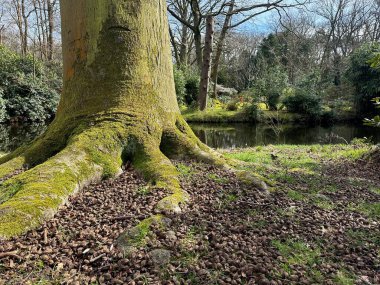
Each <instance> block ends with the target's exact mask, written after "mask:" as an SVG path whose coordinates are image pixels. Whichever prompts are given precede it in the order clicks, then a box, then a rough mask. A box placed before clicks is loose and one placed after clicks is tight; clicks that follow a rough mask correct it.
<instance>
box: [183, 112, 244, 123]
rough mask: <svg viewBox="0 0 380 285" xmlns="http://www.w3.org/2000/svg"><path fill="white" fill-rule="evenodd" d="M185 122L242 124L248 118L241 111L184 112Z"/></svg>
mask: <svg viewBox="0 0 380 285" xmlns="http://www.w3.org/2000/svg"><path fill="white" fill-rule="evenodd" d="M182 115H183V117H184V118H185V120H186V121H187V122H199V123H244V122H250V121H251V120H250V118H249V117H248V116H247V115H246V114H245V113H244V111H243V110H237V111H227V110H223V109H208V110H206V111H198V110H191V109H189V110H186V111H184V112H182Z"/></svg>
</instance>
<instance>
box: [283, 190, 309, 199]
mask: <svg viewBox="0 0 380 285" xmlns="http://www.w3.org/2000/svg"><path fill="white" fill-rule="evenodd" d="M286 195H287V196H288V197H289V198H290V199H292V200H296V201H304V200H305V199H306V197H305V195H303V194H302V193H300V192H297V191H294V190H289V191H288V192H287V193H286Z"/></svg>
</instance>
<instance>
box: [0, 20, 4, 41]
mask: <svg viewBox="0 0 380 285" xmlns="http://www.w3.org/2000/svg"><path fill="white" fill-rule="evenodd" d="M4 30H5V26H4V25H2V26H1V27H0V45H2V44H3V31H4Z"/></svg>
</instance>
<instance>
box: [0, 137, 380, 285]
mask: <svg viewBox="0 0 380 285" xmlns="http://www.w3.org/2000/svg"><path fill="white" fill-rule="evenodd" d="M369 149H370V146H368V145H365V144H360V145H349V146H346V145H335V146H319V145H314V146H268V147H256V148H251V149H240V150H235V151H232V152H231V151H224V152H225V155H227V156H229V157H232V158H235V159H239V160H241V161H244V162H245V164H244V165H243V166H242V167H243V168H245V169H247V170H252V171H255V172H256V173H259V174H261V175H263V176H264V177H265V178H267V179H268V180H270V181H272V184H273V185H272V189H271V193H270V195H269V196H268V195H265V194H263V193H261V192H259V191H257V190H256V189H254V188H252V187H250V186H249V185H246V184H243V183H241V181H239V180H238V179H236V177H235V176H234V175H233V173H231V172H228V171H225V170H220V169H216V168H214V167H212V166H210V165H206V164H202V163H196V162H193V161H176V162H175V163H176V167H177V169H178V171H179V172H180V173H181V184H182V187H183V188H184V190H186V191H187V192H188V193H191V200H190V202H189V204H188V205H187V207H186V208H185V209H184V212H183V213H182V214H180V215H175V216H170V223H168V225H167V226H168V227H167V228H165V227H160V226H155V227H153V228H151V229H150V231H149V234H148V240H147V241H146V242H144V243H141V246H140V247H138V249H137V251H136V252H133V253H132V255H131V256H123V254H121V253H120V252H118V250H117V248H115V247H114V246H113V244H114V240H115V238H116V237H117V236H118V234H119V233H120V232H122V231H123V230H125V229H126V228H130V227H133V226H134V225H135V224H136V223H137V222H138V220H142V219H144V218H145V217H146V216H148V215H150V213H149V211H152V210H153V207H152V205H153V204H154V203H155V202H157V200H158V199H159V198H160V196H162V195H163V193H162V191H160V190H158V191H157V190H152V189H149V188H148V187H146V184H145V183H144V182H143V181H142V180H141V177H139V175H137V174H136V173H135V172H134V171H133V170H131V169H129V170H127V171H126V172H125V173H124V174H123V175H121V176H120V177H119V178H118V179H116V180H114V181H104V182H103V183H101V184H98V185H90V186H89V187H87V188H86V189H84V190H83V191H82V192H81V193H78V195H76V196H75V197H72V198H71V199H70V203H69V204H68V205H67V206H66V207H64V208H62V209H61V211H60V212H59V213H58V214H57V215H56V216H55V217H54V219H52V220H50V221H47V222H46V224H45V225H44V226H43V227H41V228H39V229H37V230H33V231H30V232H29V233H28V234H26V235H24V236H22V237H20V238H15V239H13V240H11V241H9V242H2V243H0V251H2V252H13V251H17V253H16V254H15V256H11V255H10V256H7V257H5V258H3V259H2V260H1V264H2V266H1V267H0V284H1V281H3V282H5V284H9V285H13V284H14V285H16V284H62V283H65V282H66V283H70V284H76V283H77V284H82V283H84V284H90V283H91V284H168V283H173V284H199V285H202V284H226V285H227V284H228V285H230V284H251V283H252V284H253V283H254V284H275V285H288V284H331V285H332V284H379V283H380V276H379V274H378V272H379V269H380V267H379V266H380V265H379V263H378V260H379V258H380V256H379V254H380V251H379V250H380V239H379V237H380V227H379V225H380V209H379V202H380V177H379V175H378V173H379V171H380V165H379V164H370V163H368V162H366V161H363V160H362V159H361V157H362V155H363V154H364V153H366V152H368V151H369ZM120 197H122V198H120ZM78 229H80V230H78ZM157 249H161V253H165V254H161V255H160V256H158V255H157Z"/></svg>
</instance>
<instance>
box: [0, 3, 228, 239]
mask: <svg viewBox="0 0 380 285" xmlns="http://www.w3.org/2000/svg"><path fill="white" fill-rule="evenodd" d="M60 3H61V4H60V5H61V13H62V46H63V63H64V84H63V93H62V97H61V101H60V104H59V107H58V111H57V114H56V117H55V120H54V121H53V122H52V124H51V125H50V126H49V128H48V130H47V131H46V133H45V134H44V135H42V136H41V137H40V138H38V139H36V140H35V141H34V142H32V144H31V145H29V146H26V147H22V148H19V149H18V150H16V151H15V152H14V153H12V154H10V155H8V156H6V157H2V158H1V159H0V164H1V165H0V178H8V179H7V180H6V181H5V182H3V183H2V184H1V185H0V238H1V237H2V238H8V237H11V236H14V235H18V234H21V233H24V232H26V231H27V230H29V229H31V228H34V227H37V226H38V225H40V224H41V223H42V222H43V220H45V219H47V218H49V217H51V216H52V214H54V213H55V212H56V211H57V210H58V207H59V206H60V205H61V204H62V203H64V201H66V200H67V198H68V196H69V195H71V194H73V193H75V192H76V191H78V190H80V189H81V188H82V187H83V186H84V185H86V184H88V183H89V182H92V181H98V180H100V179H101V178H111V177H115V176H116V175H118V174H119V173H120V172H121V166H122V165H123V163H124V162H125V160H131V161H132V163H133V164H134V166H135V167H136V169H138V170H139V171H141V172H142V173H143V174H144V175H145V177H146V178H147V179H148V180H150V181H151V183H152V185H155V186H158V187H164V188H166V189H167V190H169V191H171V193H172V194H171V195H170V196H168V197H166V198H164V199H163V200H161V201H160V202H159V203H158V205H157V208H158V209H159V210H162V211H177V210H179V204H180V203H182V202H185V201H186V199H187V195H186V193H184V192H183V191H182V190H181V188H180V184H179V180H178V177H177V174H178V173H177V171H176V168H175V167H174V166H173V165H172V164H171V162H170V160H169V159H168V158H167V156H176V157H178V156H179V157H181V156H189V155H192V156H195V157H196V158H198V159H202V160H207V161H210V162H213V163H215V164H218V165H224V164H225V160H224V159H222V158H221V157H220V156H219V155H218V154H216V153H215V152H213V151H212V150H211V149H210V148H208V147H207V146H205V145H204V144H202V143H201V142H200V141H199V140H198V139H197V138H196V137H195V135H194V134H193V132H192V131H191V129H190V128H189V127H188V126H187V124H186V123H185V122H184V120H183V119H182V117H181V115H180V112H179V108H178V104H177V101H176V96H175V89H174V80H173V69H172V62H171V53H170V45H169V35H168V23H167V16H166V5H165V1H164V0H154V1H153V0H151V1H147V0H97V1H94V0H65V1H60ZM22 168H24V170H25V171H24V172H22V173H21V174H18V175H16V176H13V177H11V176H12V175H13V174H14V172H15V171H16V170H18V169H22ZM25 168H27V169H25Z"/></svg>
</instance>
